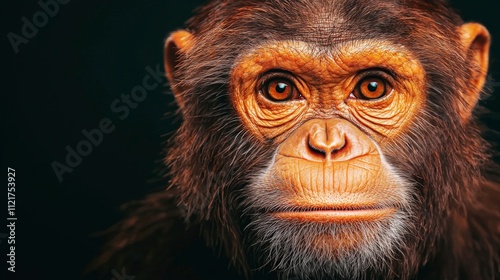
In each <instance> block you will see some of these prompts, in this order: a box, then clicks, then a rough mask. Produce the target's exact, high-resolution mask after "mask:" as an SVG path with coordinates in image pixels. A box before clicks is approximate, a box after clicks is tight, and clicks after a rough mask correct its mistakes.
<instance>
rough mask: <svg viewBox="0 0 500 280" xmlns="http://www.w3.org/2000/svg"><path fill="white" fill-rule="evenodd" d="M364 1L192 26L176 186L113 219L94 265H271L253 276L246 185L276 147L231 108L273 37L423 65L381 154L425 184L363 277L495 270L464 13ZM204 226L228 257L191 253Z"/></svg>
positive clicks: (277, 7) (200, 268) (238, 14)
mask: <svg viewBox="0 0 500 280" xmlns="http://www.w3.org/2000/svg"><path fill="white" fill-rule="evenodd" d="M362 2H363V5H361V4H359V3H361V2H359V1H354V0H342V1H340V0H339V1H326V0H320V1H310V0H299V1H291V0H290V1H278V0H270V1H258V0H250V1H228V0H226V1H213V2H211V3H209V4H208V5H206V6H205V7H203V8H202V9H200V10H199V11H198V14H197V16H195V17H194V18H192V19H191V20H190V21H189V22H188V30H189V31H190V32H192V34H193V36H194V43H193V48H192V49H190V51H189V53H188V55H186V56H183V57H182V58H181V61H182V63H181V65H180V66H179V68H178V72H177V73H175V75H176V77H178V78H179V79H178V80H179V82H178V84H172V85H171V86H172V87H173V88H174V89H176V88H177V89H180V88H182V89H183V92H180V93H179V94H180V95H181V96H182V98H183V101H184V103H185V104H186V108H184V111H183V112H182V125H181V127H180V129H179V130H178V131H177V132H176V134H175V136H174V138H173V140H172V141H171V143H172V145H171V146H170V147H169V148H168V156H167V158H166V164H167V165H168V167H169V175H170V178H171V181H170V184H169V187H168V189H167V191H166V192H163V193H159V194H155V195H152V196H150V197H148V198H146V199H145V200H144V201H142V202H140V203H139V206H138V207H136V208H135V209H136V210H135V211H133V212H132V214H131V216H130V217H129V218H128V219H127V220H124V221H123V222H122V223H120V224H119V225H117V226H115V228H114V230H115V231H114V232H115V236H113V239H112V241H111V242H110V243H109V244H108V246H107V248H106V250H105V253H104V254H103V256H102V257H101V259H100V260H99V261H98V262H101V263H106V264H108V265H112V266H111V267H120V266H125V267H127V268H128V269H127V271H130V272H131V273H130V274H132V273H135V274H136V275H138V277H139V276H140V277H141V279H181V278H183V279H199V278H200V279H201V277H206V278H205V279H211V277H212V276H214V275H215V276H217V277H219V278H218V279H235V278H234V277H237V276H236V275H237V274H234V271H233V268H237V270H238V271H240V272H241V275H244V276H247V277H263V275H267V272H266V271H265V269H266V268H264V270H263V271H255V269H256V268H257V267H256V265H258V264H257V263H255V262H254V261H253V260H254V259H255V258H256V256H255V255H254V254H255V252H252V250H249V249H248V247H249V245H250V244H248V240H247V239H246V238H245V232H244V226H245V225H246V222H247V221H246V216H245V215H244V214H243V213H242V209H241V207H240V205H241V203H242V199H243V198H242V196H241V190H242V189H244V188H245V185H246V184H247V183H248V181H249V180H250V179H251V176H252V174H255V173H256V172H258V171H259V170H261V169H262V168H264V166H265V164H266V163H267V162H269V160H270V157H271V155H272V152H273V151H274V149H275V147H273V144H272V143H269V145H262V144H260V143H259V142H258V141H256V139H252V137H251V136H250V135H249V134H247V133H244V129H243V127H242V126H241V123H240V122H239V120H238V118H237V117H236V114H235V112H234V111H233V108H232V107H231V104H230V102H229V94H230V93H229V92H228V80H229V73H230V71H231V67H232V65H233V62H234V61H235V59H236V57H237V56H238V55H239V54H241V53H244V52H245V50H247V49H249V48H252V46H255V45H258V44H260V43H262V42H264V41H266V40H281V39H292V38H293V39H295V40H303V41H307V42H312V43H316V44H317V45H318V46H321V47H327V46H330V45H333V44H336V43H338V42H341V41H345V40H350V39H352V38H356V39H367V38H374V37H376V38H383V39H386V40H389V41H393V42H394V43H397V44H403V45H405V46H406V47H407V48H409V49H410V50H411V51H412V52H413V53H414V54H415V56H416V57H417V58H418V59H419V60H420V61H421V63H422V65H423V67H424V69H425V71H426V73H427V94H428V95H427V100H426V104H425V109H424V110H423V111H422V112H421V113H420V114H419V116H418V118H417V120H416V121H415V123H414V125H413V126H412V128H411V129H410V130H409V132H408V133H406V134H405V135H404V136H402V137H400V139H397V140H394V141H392V142H391V145H390V148H389V149H387V150H385V151H384V153H385V155H386V157H387V159H388V161H389V162H390V163H391V165H392V166H396V167H398V170H399V171H401V172H402V173H404V174H410V175H411V179H412V180H413V181H414V182H416V186H415V189H416V192H415V193H414V199H415V201H416V205H415V207H416V208H417V209H419V213H418V215H416V216H415V217H414V220H413V223H414V228H413V230H412V231H411V232H410V234H408V235H407V236H405V240H406V242H405V244H406V246H405V247H404V248H400V250H399V254H398V255H397V258H395V259H394V260H393V262H392V263H390V264H389V266H388V267H386V268H385V269H384V270H383V274H377V273H380V272H376V271H367V272H366V274H365V277H366V278H368V279H372V278H374V279H375V278H382V279H391V278H401V279H413V278H418V279H457V278H459V279H494V278H498V277H500V272H499V263H500V256H499V252H500V226H499V223H500V208H499V207H500V189H499V188H500V187H499V184H498V181H499V179H498V178H499V177H498V173H495V172H498V169H496V170H495V168H494V167H493V163H492V162H491V161H490V159H489V156H488V151H489V150H490V149H491V148H490V146H489V145H488V143H486V142H485V141H484V140H483V139H482V137H481V130H480V129H479V126H478V124H477V119H476V117H475V116H473V117H472V118H471V119H470V120H469V121H467V122H465V123H462V122H460V121H458V119H459V118H460V115H459V112H458V108H459V104H460V102H464V101H462V100H461V99H460V95H459V94H458V92H459V90H460V89H464V88H467V86H468V84H467V81H468V79H470V76H471V74H472V73H473V71H475V69H474V67H473V66H472V65H471V66H468V69H467V68H464V67H466V66H467V65H468V60H467V59H468V57H466V56H463V55H461V52H460V49H459V48H460V47H459V46H460V42H459V38H458V35H457V34H456V29H457V27H458V26H459V25H461V24H462V20H461V19H460V18H459V16H458V15H456V14H455V13H454V12H453V10H452V9H450V8H449V7H448V5H447V4H446V3H445V2H443V1H438V0H434V1H416V0H407V1H376V0H366V1H362ZM332 3H335V4H332ZM464 70H465V71H464ZM467 70H469V71H467ZM176 206H177V207H176ZM185 230H186V231H185ZM198 231H199V232H200V233H201V234H202V236H203V238H204V240H205V241H206V243H207V245H208V246H209V247H212V248H215V249H216V250H217V249H218V248H222V249H223V251H222V252H221V253H220V255H221V256H220V257H219V258H218V259H217V255H219V254H216V256H215V257H214V256H210V255H211V254H210V253H207V251H206V250H205V249H193V248H194V247H196V246H198V245H200V247H203V246H202V244H201V243H200V242H199V241H197V240H198ZM182 252H189V253H191V254H190V255H187V256H186V255H185V254H183V253H182ZM226 257H227V260H226V259H225V258H226ZM212 258H214V259H212ZM225 261H228V262H229V263H231V264H232V265H231V268H228V266H227V265H226V264H225ZM207 266H208V267H207ZM207 275H208V276H207ZM274 276H275V275H274V274H269V275H267V276H266V277H268V278H273V277H274Z"/></svg>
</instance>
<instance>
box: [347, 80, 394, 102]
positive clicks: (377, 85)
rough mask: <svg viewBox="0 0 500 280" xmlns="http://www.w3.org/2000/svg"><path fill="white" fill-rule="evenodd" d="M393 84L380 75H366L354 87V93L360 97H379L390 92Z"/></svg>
mask: <svg viewBox="0 0 500 280" xmlns="http://www.w3.org/2000/svg"><path fill="white" fill-rule="evenodd" d="M391 91H392V87H391V85H390V84H389V83H388V82H387V81H386V80H385V79H383V78H380V77H373V76H372V77H366V78H364V79H362V80H361V81H360V82H359V83H358V84H357V85H356V87H355V88H354V91H353V93H352V94H353V95H354V97H356V98H359V99H377V98H381V97H383V96H385V95H386V94H389V93H390V92H391Z"/></svg>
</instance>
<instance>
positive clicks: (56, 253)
mask: <svg viewBox="0 0 500 280" xmlns="http://www.w3.org/2000/svg"><path fill="white" fill-rule="evenodd" d="M17 2H22V3H17ZM17 2H14V1H3V3H2V8H1V13H2V26H1V28H2V33H1V34H2V35H3V36H4V37H3V39H2V54H5V57H4V58H3V59H2V66H3V72H2V75H1V77H2V80H3V83H2V86H3V85H5V86H6V87H5V88H4V87H2V90H1V104H2V114H3V116H2V135H3V136H4V137H2V138H3V139H6V141H2V142H3V144H2V147H3V153H2V160H3V168H4V170H5V173H4V174H5V175H4V176H5V177H4V178H6V177H7V170H6V169H7V168H6V167H12V168H14V169H15V170H16V185H17V187H16V204H17V205H16V207H17V208H16V216H17V218H18V221H17V224H16V225H17V226H16V271H17V272H16V273H15V274H13V273H10V272H8V273H7V263H6V262H5V255H6V254H7V253H8V252H7V242H6V239H5V238H3V239H0V241H1V243H0V254H1V255H0V260H2V261H1V263H0V269H1V274H0V275H7V277H8V278H4V277H3V276H2V277H1V279H80V278H82V277H83V276H82V270H83V269H84V268H85V266H86V265H87V264H88V263H89V261H90V260H91V259H92V258H93V257H95V256H96V254H98V252H99V247H100V246H101V245H102V239H101V238H93V237H92V235H93V234H94V233H96V232H98V231H100V230H103V229H105V228H107V227H108V226H110V225H112V224H113V223H114V222H116V221H118V220H119V219H120V217H121V214H120V211H119V206H120V205H121V204H123V203H125V202H127V201H130V200H134V199H138V198H140V197H142V196H144V195H145V194H147V193H149V192H152V191H155V190H159V189H161V188H162V187H164V186H165V185H166V179H161V178H160V177H159V175H158V174H159V169H160V168H161V166H162V164H161V157H162V155H161V152H162V145H163V143H164V142H165V141H167V140H168V135H169V133H171V132H172V130H174V129H175V126H176V124H175V123H176V122H175V118H174V117H172V115H171V112H173V111H175V109H176V106H175V104H173V98H172V96H171V95H170V94H168V87H167V86H166V84H165V83H166V80H163V81H162V82H163V84H164V85H162V86H158V87H157V88H156V89H154V90H151V91H149V92H148V95H147V98H146V99H145V100H144V101H143V102H140V103H139V104H138V107H137V108H136V109H131V110H130V115H129V116H128V117H127V118H125V119H124V120H121V119H120V118H119V115H120V114H117V113H115V112H113V111H112V110H111V108H110V106H111V104H112V102H113V101H114V100H115V99H119V98H120V95H121V94H130V92H131V90H132V88H134V87H135V86H138V85H141V84H142V79H143V77H144V76H145V75H147V74H148V72H146V70H145V67H147V66H150V67H151V68H156V65H161V66H162V60H163V58H162V48H163V42H164V39H165V37H166V36H167V35H168V34H169V32H171V31H173V30H175V29H178V28H182V26H183V23H184V22H185V20H187V19H188V18H189V17H190V15H192V10H193V9H194V8H195V7H197V6H199V5H200V4H201V3H203V2H204V1H191V0H190V1H166V0H163V1H158V0H145V1H131V0H109V1H98V0H86V1H83V0H72V1H69V3H68V4H65V5H60V7H59V11H58V13H57V14H56V15H55V16H54V17H53V18H50V19H49V21H48V23H47V24H46V25H45V26H43V27H41V28H39V30H38V33H37V35H36V36H35V37H33V38H32V39H29V42H28V43H27V44H21V45H20V46H19V52H18V53H17V54H15V52H14V50H13V48H12V46H11V44H10V43H9V40H8V38H7V34H8V33H9V32H14V33H16V34H18V35H21V34H22V33H21V28H22V26H23V22H22V21H21V18H22V17H26V18H28V19H30V21H31V19H32V17H33V14H34V13H36V12H37V11H39V10H41V8H40V6H39V5H38V4H37V1H17ZM452 4H453V5H454V7H456V8H457V9H458V11H459V12H460V13H461V15H462V16H463V18H464V19H465V20H468V21H470V20H474V21H479V22H481V23H483V24H484V25H486V26H487V27H488V29H489V30H490V32H491V34H492V36H493V45H492V49H491V51H492V55H491V60H490V61H491V66H490V73H491V74H492V76H493V78H495V77H496V78H497V80H500V78H499V77H500V42H499V40H500V24H499V20H498V12H500V2H499V1H493V0H476V1H466V0H464V1H458V0H456V1H452ZM497 91H498V90H497ZM497 96H498V94H493V95H492V96H491V97H489V98H487V99H486V100H484V101H482V102H481V103H482V104H483V105H486V107H487V108H488V109H489V110H490V111H491V112H493V113H489V114H486V115H485V116H484V117H483V120H484V121H485V123H487V125H488V126H489V127H490V128H497V127H498V124H497V123H498V122H500V118H499V117H498V114H496V113H498V112H500V98H499V97H497ZM169 113H170V114H169ZM103 118H109V119H111V120H112V122H113V124H114V125H115V129H114V131H113V132H111V133H109V134H105V135H104V137H103V141H102V143H101V144H100V145H99V146H97V147H94V148H93V151H92V153H91V154H90V155H89V156H86V157H84V158H83V160H82V162H81V164H80V165H79V166H77V167H76V168H74V170H73V172H71V173H66V174H64V175H63V181H62V182H59V181H58V179H57V177H56V175H55V173H54V171H53V169H52V167H51V163H52V162H54V161H58V162H60V163H63V164H64V163H65V157H66V154H67V151H66V150H65V147H66V146H68V145H69V146H71V147H73V148H76V145H77V144H78V143H79V142H80V141H82V140H85V139H86V138H85V136H84V135H83V134H82V132H81V131H82V130H83V129H86V130H91V129H95V128H98V126H99V122H100V120H101V119H103ZM486 136H487V137H488V138H489V139H492V140H496V139H498V136H497V135H496V134H494V133H488V134H487V135H486ZM497 159H498V158H497ZM5 182H6V181H5ZM6 188H7V183H5V190H4V191H3V192H4V195H2V197H3V200H4V202H2V203H0V205H1V207H4V208H3V209H1V210H0V211H1V213H5V212H6V208H7V206H6V203H5V202H6V193H7V191H6ZM0 217H3V215H1V216H0ZM3 224H6V222H5V219H4V218H1V222H0V225H1V226H0V233H7V229H6V228H5V226H4V225H3ZM0 237H1V236H0ZM120 269H121V268H117V270H118V271H119V270H120ZM130 274H132V275H133V273H132V272H130ZM108 276H109V277H106V278H104V279H112V278H113V276H112V274H111V272H110V273H109V275H108ZM136 276H137V277H136V279H141V277H140V275H136ZM117 280H119V279H117Z"/></svg>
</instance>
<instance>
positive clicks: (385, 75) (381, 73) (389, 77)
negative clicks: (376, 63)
mask: <svg viewBox="0 0 500 280" xmlns="http://www.w3.org/2000/svg"><path fill="white" fill-rule="evenodd" d="M369 77H380V78H382V79H384V80H385V81H387V82H388V83H389V85H390V86H391V87H392V86H393V83H394V81H395V80H396V74H395V73H394V72H393V71H390V70H388V69H384V68H370V69H366V70H363V71H361V72H359V73H358V74H357V75H356V79H355V85H357V84H358V83H359V82H360V81H361V80H363V79H365V78H369Z"/></svg>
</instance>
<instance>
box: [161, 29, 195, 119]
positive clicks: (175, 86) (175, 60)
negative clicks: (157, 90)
mask: <svg viewBox="0 0 500 280" xmlns="http://www.w3.org/2000/svg"><path fill="white" fill-rule="evenodd" d="M192 37H193V36H192V35H191V33H189V32H188V31H185V30H179V31H176V32H174V33H172V34H171V35H170V37H168V38H167V40H166V41H165V48H164V51H163V54H164V66H165V70H166V72H167V78H168V81H169V83H170V87H171V88H172V92H173V93H174V96H175V100H176V101H177V104H178V105H179V107H180V108H181V110H183V109H184V100H183V98H182V94H183V91H184V90H183V89H182V85H180V84H179V79H180V77H179V65H180V63H181V62H182V60H183V59H184V57H185V55H186V53H187V51H188V50H189V48H190V47H191V42H192Z"/></svg>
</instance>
